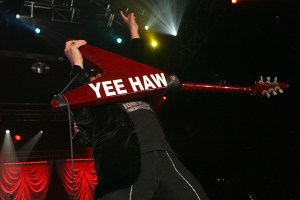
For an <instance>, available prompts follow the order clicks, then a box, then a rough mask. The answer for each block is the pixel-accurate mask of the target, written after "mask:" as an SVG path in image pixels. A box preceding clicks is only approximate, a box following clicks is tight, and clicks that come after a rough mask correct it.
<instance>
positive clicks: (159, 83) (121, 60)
mask: <svg viewBox="0 0 300 200" xmlns="http://www.w3.org/2000/svg"><path fill="white" fill-rule="evenodd" d="M80 51H81V53H82V55H83V58H84V59H85V60H86V61H87V62H88V63H89V64H90V66H91V67H94V68H96V69H99V70H100V71H101V74H102V76H101V77H100V78H97V79H96V80H94V81H92V82H90V83H88V84H85V85H83V86H81V87H79V88H76V89H75V90H72V91H69V92H67V93H65V94H64V95H56V96H55V97H54V99H53V100H52V101H51V106H52V108H53V110H54V111H59V110H60V109H61V108H62V107H64V106H66V105H68V106H69V107H70V109H77V108H82V107H86V106H94V105H100V104H104V103H111V102H120V101H127V100H131V99H136V98H140V97H148V96H153V95H162V94H164V93H166V92H167V91H168V90H179V91H199V92H224V93H242V94H250V95H261V96H267V97H270V96H271V95H277V94H278V93H282V92H283V90H284V89H285V88H287V87H288V86H289V84H288V83H281V82H277V78H274V80H272V81H271V79H270V78H269V77H268V78H267V79H266V81H264V80H263V78H262V77H261V79H260V80H259V81H257V82H256V83H255V85H253V86H250V87H242V86H233V85H223V84H207V83H198V82H182V81H179V80H178V78H177V77H176V76H174V75H169V74H167V73H165V72H163V71H161V70H159V69H155V68H152V67H150V66H148V65H145V64H143V63H140V62H137V61H134V60H131V59H128V58H125V57H123V56H120V55H117V54H114V53H112V52H109V51H105V50H103V49H100V48H97V47H94V46H91V45H89V44H87V45H85V46H83V47H81V48H80Z"/></svg>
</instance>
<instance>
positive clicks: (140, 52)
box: [131, 38, 145, 62]
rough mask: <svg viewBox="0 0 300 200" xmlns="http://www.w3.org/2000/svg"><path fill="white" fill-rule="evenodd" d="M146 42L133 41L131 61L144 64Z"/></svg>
mask: <svg viewBox="0 0 300 200" xmlns="http://www.w3.org/2000/svg"><path fill="white" fill-rule="evenodd" d="M144 48H145V43H144V40H142V39H140V38H135V39H132V40H131V59H133V60H136V61H138V62H144Z"/></svg>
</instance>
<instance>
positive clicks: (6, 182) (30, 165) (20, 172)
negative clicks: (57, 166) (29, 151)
mask: <svg viewBox="0 0 300 200" xmlns="http://www.w3.org/2000/svg"><path fill="white" fill-rule="evenodd" d="M51 163H52V162H48V161H39V162H16V163H2V164H1V165H0V170H1V173H0V198H1V199H5V200H6V199H7V200H10V199H14V200H31V199H34V200H43V199H45V196H46V193H47V190H48V186H49V181H50V175H51V170H52V164H51ZM9 194H12V195H13V198H10V197H9Z"/></svg>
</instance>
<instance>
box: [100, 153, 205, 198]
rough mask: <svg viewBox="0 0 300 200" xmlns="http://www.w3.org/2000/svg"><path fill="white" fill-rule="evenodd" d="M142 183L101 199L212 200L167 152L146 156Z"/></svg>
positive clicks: (174, 157)
mask: <svg viewBox="0 0 300 200" xmlns="http://www.w3.org/2000/svg"><path fill="white" fill-rule="evenodd" d="M141 159H142V168H141V174H140V176H139V178H138V180H137V181H136V182H135V183H134V185H132V186H131V187H129V188H125V189H121V190H117V191H114V192H111V193H109V194H107V195H105V196H103V197H102V198H100V199H98V200H208V197H207V196H206V194H205V192H204V191H203V189H202V187H201V185H200V184H199V182H198V181H197V180H196V178H195V177H194V176H193V175H192V174H191V173H190V172H189V171H188V170H187V169H186V168H185V167H184V166H183V165H182V163H181V162H180V161H179V160H178V158H177V157H176V156H175V155H174V154H173V153H169V152H166V151H153V152H148V153H144V154H142V157H141Z"/></svg>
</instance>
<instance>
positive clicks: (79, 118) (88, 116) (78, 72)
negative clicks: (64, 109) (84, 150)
mask: <svg viewBox="0 0 300 200" xmlns="http://www.w3.org/2000/svg"><path fill="white" fill-rule="evenodd" d="M70 80H72V82H71V84H70V86H69V88H68V90H69V91H70V90H73V89H76V88H78V87H79V86H82V85H84V84H86V83H88V82H89V81H90V79H89V76H88V72H87V70H86V69H85V68H84V69H82V68H81V67H79V66H77V65H74V66H73V67H72V70H71V72H70ZM72 116H73V125H74V126H75V125H76V126H77V128H76V129H77V130H76V131H75V137H74V142H75V143H77V144H83V145H91V142H92V130H93V126H94V121H95V120H94V113H93V111H92V109H91V107H85V108H80V109H75V110H72ZM74 129H75V128H74Z"/></svg>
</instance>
